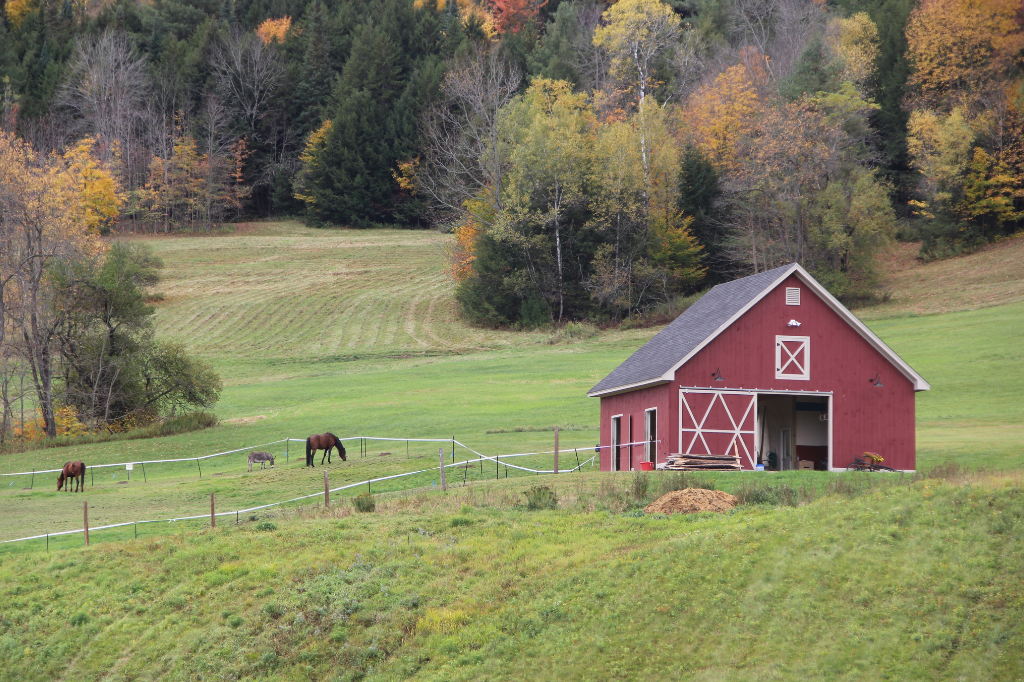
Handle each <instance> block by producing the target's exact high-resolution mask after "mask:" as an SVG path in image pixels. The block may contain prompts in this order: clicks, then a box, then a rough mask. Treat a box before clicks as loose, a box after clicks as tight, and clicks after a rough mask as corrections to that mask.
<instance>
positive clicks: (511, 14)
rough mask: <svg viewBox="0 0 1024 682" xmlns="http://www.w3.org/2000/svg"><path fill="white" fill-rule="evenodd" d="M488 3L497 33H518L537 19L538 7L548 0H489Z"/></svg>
mask: <svg viewBox="0 0 1024 682" xmlns="http://www.w3.org/2000/svg"><path fill="white" fill-rule="evenodd" d="M489 4H490V6H491V14H492V16H493V17H494V25H495V26H496V27H497V29H498V33H519V32H520V31H521V30H523V29H524V28H526V27H527V26H529V25H530V24H532V23H534V22H536V21H537V16H538V14H539V12H540V8H541V7H543V6H544V5H546V4H548V0H543V2H540V3H538V2H537V0H491V1H490V3H489Z"/></svg>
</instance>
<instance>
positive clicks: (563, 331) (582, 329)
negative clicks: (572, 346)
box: [547, 322, 597, 345]
mask: <svg viewBox="0 0 1024 682" xmlns="http://www.w3.org/2000/svg"><path fill="white" fill-rule="evenodd" d="M596 335H597V327H595V326H594V325H592V324H590V323H589V322H568V323H566V324H565V325H563V326H561V327H559V328H558V329H556V330H555V331H554V332H553V333H552V334H551V335H550V336H549V337H548V338H547V342H548V344H550V345H555V344H559V343H577V342H579V341H586V340H587V339H590V338H593V337H594V336H596Z"/></svg>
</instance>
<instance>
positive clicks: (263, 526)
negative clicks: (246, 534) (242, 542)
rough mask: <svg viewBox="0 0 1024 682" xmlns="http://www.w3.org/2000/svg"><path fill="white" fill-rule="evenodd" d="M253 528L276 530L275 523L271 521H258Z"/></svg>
mask: <svg viewBox="0 0 1024 682" xmlns="http://www.w3.org/2000/svg"><path fill="white" fill-rule="evenodd" d="M253 528H255V529H256V530H260V531H271V530H277V524H275V523H274V522H273V521H260V522H259V523H257V524H256V525H255V526H253Z"/></svg>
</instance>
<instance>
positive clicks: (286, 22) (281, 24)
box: [256, 16, 292, 45]
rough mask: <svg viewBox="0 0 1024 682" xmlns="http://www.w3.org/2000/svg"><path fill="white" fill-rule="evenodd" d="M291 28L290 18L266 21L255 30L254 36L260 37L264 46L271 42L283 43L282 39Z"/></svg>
mask: <svg viewBox="0 0 1024 682" xmlns="http://www.w3.org/2000/svg"><path fill="white" fill-rule="evenodd" d="M291 27H292V18H291V17H287V16H286V17H281V18H280V19H267V20H266V21H264V22H263V23H262V24H260V25H259V28H257V29H256V35H258V36H259V37H260V40H262V41H263V44H264V45H269V44H270V43H271V42H278V43H284V37H285V35H286V34H287V33H288V30H289V29H290V28H291Z"/></svg>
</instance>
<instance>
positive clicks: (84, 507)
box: [82, 502, 89, 547]
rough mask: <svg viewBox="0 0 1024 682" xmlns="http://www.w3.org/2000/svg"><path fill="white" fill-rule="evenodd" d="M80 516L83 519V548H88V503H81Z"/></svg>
mask: <svg viewBox="0 0 1024 682" xmlns="http://www.w3.org/2000/svg"><path fill="white" fill-rule="evenodd" d="M82 505H83V506H82V514H83V516H84V517H85V546H86V547H88V546H89V503H88V502H82Z"/></svg>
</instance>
